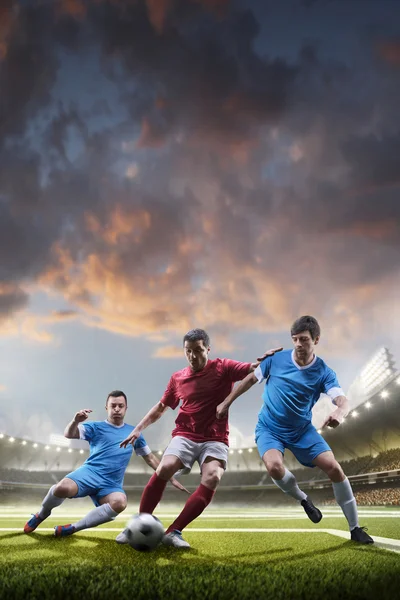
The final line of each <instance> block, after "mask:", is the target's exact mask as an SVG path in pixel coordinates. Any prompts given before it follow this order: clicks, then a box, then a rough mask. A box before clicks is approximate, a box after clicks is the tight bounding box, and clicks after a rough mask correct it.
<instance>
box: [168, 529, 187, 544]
mask: <svg viewBox="0 0 400 600" xmlns="http://www.w3.org/2000/svg"><path fill="white" fill-rule="evenodd" d="M162 543H163V544H164V545H165V546H173V547H174V548H190V544H189V542H187V541H186V540H184V539H183V537H182V533H181V532H180V531H178V530H177V529H175V530H174V531H170V533H166V534H165V535H164V537H163V539H162Z"/></svg>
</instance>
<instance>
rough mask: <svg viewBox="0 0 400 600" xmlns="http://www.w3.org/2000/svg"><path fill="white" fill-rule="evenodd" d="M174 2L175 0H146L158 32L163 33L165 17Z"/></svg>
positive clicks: (151, 18) (149, 13)
mask: <svg viewBox="0 0 400 600" xmlns="http://www.w3.org/2000/svg"><path fill="white" fill-rule="evenodd" d="M173 4H174V0H146V5H147V12H148V15H149V20H150V23H151V24H152V25H153V27H154V29H155V30H156V31H157V32H158V33H162V31H163V29H164V23H165V18H166V16H167V14H168V12H169V11H170V10H171V8H172V6H173Z"/></svg>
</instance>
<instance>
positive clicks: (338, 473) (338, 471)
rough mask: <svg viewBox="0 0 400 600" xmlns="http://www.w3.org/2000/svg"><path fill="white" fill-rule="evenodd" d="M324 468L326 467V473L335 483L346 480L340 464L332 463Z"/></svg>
mask: <svg viewBox="0 0 400 600" xmlns="http://www.w3.org/2000/svg"><path fill="white" fill-rule="evenodd" d="M324 466H325V468H324V471H325V473H326V474H327V475H328V477H329V478H330V479H332V480H334V481H340V480H343V479H345V477H346V476H345V474H344V472H343V469H342V467H341V466H340V465H339V463H338V462H336V461H332V462H329V463H328V464H326V465H324Z"/></svg>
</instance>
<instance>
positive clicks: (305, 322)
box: [290, 315, 321, 340]
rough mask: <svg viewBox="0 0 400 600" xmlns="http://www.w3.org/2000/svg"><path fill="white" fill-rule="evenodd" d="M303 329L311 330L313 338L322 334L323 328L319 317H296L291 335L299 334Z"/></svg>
mask: <svg viewBox="0 0 400 600" xmlns="http://www.w3.org/2000/svg"><path fill="white" fill-rule="evenodd" d="M302 331H309V332H310V335H311V337H312V339H313V340H315V339H316V338H317V337H319V336H320V335H321V328H320V326H319V324H318V321H317V319H315V318H314V317H310V316H309V315H305V316H304V317H300V318H299V319H296V321H295V322H294V323H293V325H292V327H291V330H290V335H297V334H298V333H301V332H302Z"/></svg>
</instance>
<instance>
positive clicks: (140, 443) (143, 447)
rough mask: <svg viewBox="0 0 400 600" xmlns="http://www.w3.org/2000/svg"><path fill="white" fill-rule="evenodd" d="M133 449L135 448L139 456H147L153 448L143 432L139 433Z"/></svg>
mask: <svg viewBox="0 0 400 600" xmlns="http://www.w3.org/2000/svg"><path fill="white" fill-rule="evenodd" d="M133 449H134V450H135V453H136V455H137V456H147V455H148V454H150V453H151V450H150V448H149V446H148V445H147V443H146V440H145V439H144V437H143V435H142V434H140V435H139V437H138V439H137V440H136V441H135V443H134V444H133Z"/></svg>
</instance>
